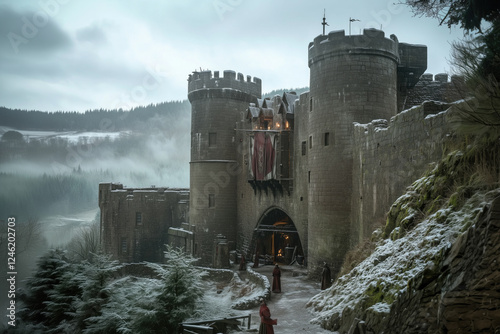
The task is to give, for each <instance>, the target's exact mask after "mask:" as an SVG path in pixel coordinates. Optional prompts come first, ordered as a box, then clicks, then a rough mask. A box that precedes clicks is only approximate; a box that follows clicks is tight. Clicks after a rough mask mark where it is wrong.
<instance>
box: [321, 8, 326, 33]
mask: <svg viewBox="0 0 500 334" xmlns="http://www.w3.org/2000/svg"><path fill="white" fill-rule="evenodd" d="M321 24H322V25H323V35H324V34H325V26H327V25H328V23H326V9H323V22H322V23H321Z"/></svg>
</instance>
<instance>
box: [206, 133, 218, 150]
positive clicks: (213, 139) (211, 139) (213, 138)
mask: <svg viewBox="0 0 500 334" xmlns="http://www.w3.org/2000/svg"><path fill="white" fill-rule="evenodd" d="M215 146H217V133H215V132H210V133H209V134H208V147H215Z"/></svg>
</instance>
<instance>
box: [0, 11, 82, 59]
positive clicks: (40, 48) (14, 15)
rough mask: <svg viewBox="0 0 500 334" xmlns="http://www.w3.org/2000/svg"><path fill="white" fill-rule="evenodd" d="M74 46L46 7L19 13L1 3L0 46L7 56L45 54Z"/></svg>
mask: <svg viewBox="0 0 500 334" xmlns="http://www.w3.org/2000/svg"><path fill="white" fill-rule="evenodd" d="M71 45H72V42H71V38H70V37H69V35H68V34H67V33H66V32H64V31H63V30H62V29H61V28H60V27H59V26H58V25H57V23H56V22H55V20H54V18H53V17H52V16H51V15H50V14H49V13H47V12H45V11H44V10H43V9H40V10H38V11H29V12H23V13H20V12H16V11H14V10H12V9H11V8H9V7H8V6H6V5H2V6H0V49H1V50H2V51H1V52H2V53H3V54H6V55H9V54H10V55H20V54H22V53H46V52H50V51H54V50H58V49H61V48H68V47H70V46H71Z"/></svg>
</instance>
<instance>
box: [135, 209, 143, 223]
mask: <svg viewBox="0 0 500 334" xmlns="http://www.w3.org/2000/svg"><path fill="white" fill-rule="evenodd" d="M135 225H136V226H137V225H142V212H136V213H135Z"/></svg>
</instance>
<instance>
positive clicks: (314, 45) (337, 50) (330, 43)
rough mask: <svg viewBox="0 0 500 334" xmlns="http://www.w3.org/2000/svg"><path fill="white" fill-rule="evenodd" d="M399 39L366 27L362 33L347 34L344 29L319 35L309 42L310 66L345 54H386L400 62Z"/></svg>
mask: <svg viewBox="0 0 500 334" xmlns="http://www.w3.org/2000/svg"><path fill="white" fill-rule="evenodd" d="M398 43H399V42H398V39H397V38H396V36H394V35H391V37H390V38H386V37H385V34H384V32H383V31H381V30H377V29H364V30H363V34H362V35H351V36H346V35H345V31H344V30H337V31H332V32H330V33H329V34H328V35H320V36H317V37H316V38H315V39H314V41H313V42H311V43H309V66H311V65H312V64H313V63H315V62H317V61H321V60H322V59H324V58H325V57H331V56H343V55H359V54H366V55H376V56H385V57H389V58H391V59H393V60H394V61H395V62H399V54H398Z"/></svg>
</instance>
